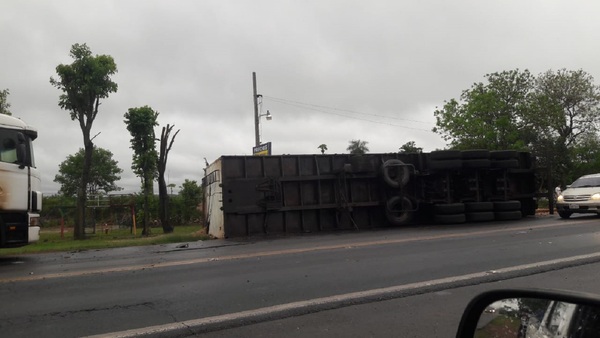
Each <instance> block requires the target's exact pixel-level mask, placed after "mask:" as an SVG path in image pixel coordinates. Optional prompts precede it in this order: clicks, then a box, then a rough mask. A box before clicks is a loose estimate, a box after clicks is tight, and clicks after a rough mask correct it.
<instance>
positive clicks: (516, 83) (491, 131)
mask: <svg viewBox="0 0 600 338" xmlns="http://www.w3.org/2000/svg"><path fill="white" fill-rule="evenodd" d="M485 78H486V79H487V83H485V84H484V83H481V82H480V83H475V84H474V85H473V86H472V87H471V88H470V89H467V90H465V91H463V93H462V94H461V97H460V100H461V102H459V101H457V100H455V99H451V100H449V101H446V102H445V104H444V106H443V107H442V108H441V109H436V110H435V111H434V115H435V118H436V127H435V128H433V131H434V132H437V133H439V134H441V135H442V137H443V138H444V140H446V141H450V146H451V147H452V148H455V149H477V148H483V149H493V150H498V149H525V147H526V145H527V137H525V136H528V135H529V134H527V132H526V130H523V129H522V128H521V122H522V121H523V117H524V116H525V115H526V114H527V113H528V112H529V108H530V101H529V99H530V96H531V93H532V91H533V88H534V87H533V86H534V77H533V76H532V75H531V74H530V73H529V71H527V70H525V71H519V70H518V69H517V70H512V71H503V72H500V73H492V74H486V75H485Z"/></svg>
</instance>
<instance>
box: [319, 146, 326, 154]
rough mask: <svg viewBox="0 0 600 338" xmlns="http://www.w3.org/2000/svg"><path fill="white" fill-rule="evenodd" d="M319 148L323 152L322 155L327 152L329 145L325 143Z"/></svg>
mask: <svg viewBox="0 0 600 338" xmlns="http://www.w3.org/2000/svg"><path fill="white" fill-rule="evenodd" d="M317 148H319V149H320V150H321V154H325V151H326V150H327V145H326V144H325V143H323V144H321V145H320V146H318V147H317Z"/></svg>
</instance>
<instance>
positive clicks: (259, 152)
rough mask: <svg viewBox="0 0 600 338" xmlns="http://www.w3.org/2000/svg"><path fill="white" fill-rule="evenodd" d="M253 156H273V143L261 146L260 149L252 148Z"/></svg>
mask: <svg viewBox="0 0 600 338" xmlns="http://www.w3.org/2000/svg"><path fill="white" fill-rule="evenodd" d="M252 154H254V156H269V155H271V142H267V143H264V144H261V145H259V146H258V147H252Z"/></svg>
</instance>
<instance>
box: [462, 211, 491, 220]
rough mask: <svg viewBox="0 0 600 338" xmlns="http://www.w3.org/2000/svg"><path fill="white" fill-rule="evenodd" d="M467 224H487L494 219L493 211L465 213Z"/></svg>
mask: <svg viewBox="0 0 600 338" xmlns="http://www.w3.org/2000/svg"><path fill="white" fill-rule="evenodd" d="M466 216H467V222H489V221H493V220H494V219H495V215H494V212H493V211H476V212H468V213H466Z"/></svg>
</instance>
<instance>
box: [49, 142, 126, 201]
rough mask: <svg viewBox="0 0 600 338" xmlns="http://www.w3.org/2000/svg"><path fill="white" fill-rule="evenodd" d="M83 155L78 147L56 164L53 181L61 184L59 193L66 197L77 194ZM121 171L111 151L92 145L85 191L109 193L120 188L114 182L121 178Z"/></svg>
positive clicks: (82, 151) (83, 152)
mask: <svg viewBox="0 0 600 338" xmlns="http://www.w3.org/2000/svg"><path fill="white" fill-rule="evenodd" d="M84 157H85V151H84V149H83V148H80V149H79V151H78V152H76V153H75V154H73V155H69V156H67V159H66V160H64V161H63V162H62V163H61V164H60V165H59V166H58V174H57V175H56V176H55V177H54V182H56V183H59V184H60V185H61V187H60V191H59V193H60V194H62V195H64V196H67V197H73V196H75V195H77V189H78V188H79V186H80V184H81V175H82V168H83V161H84ZM122 172H123V169H121V168H119V167H118V162H117V161H115V160H114V159H113V153H112V152H110V151H109V150H106V149H103V148H98V147H94V151H93V154H92V167H91V169H90V181H89V182H88V184H87V188H86V191H87V193H88V194H97V193H99V192H100V191H103V192H104V193H109V192H111V191H118V190H121V188H120V187H118V186H117V185H116V184H115V182H116V181H118V180H120V179H121V176H119V174H121V173H122Z"/></svg>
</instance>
